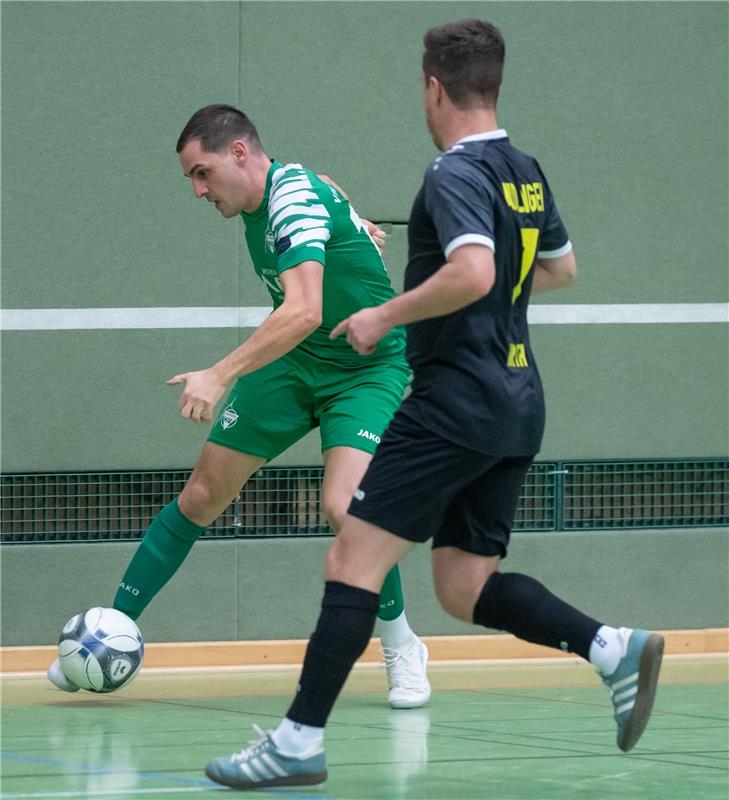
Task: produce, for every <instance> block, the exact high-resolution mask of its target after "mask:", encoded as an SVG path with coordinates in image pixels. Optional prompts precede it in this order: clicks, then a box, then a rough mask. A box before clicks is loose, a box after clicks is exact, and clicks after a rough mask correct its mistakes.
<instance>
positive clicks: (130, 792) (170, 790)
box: [0, 783, 230, 800]
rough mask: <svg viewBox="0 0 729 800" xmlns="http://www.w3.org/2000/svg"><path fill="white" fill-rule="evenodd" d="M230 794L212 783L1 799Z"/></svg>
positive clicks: (28, 794) (7, 794)
mask: <svg viewBox="0 0 729 800" xmlns="http://www.w3.org/2000/svg"><path fill="white" fill-rule="evenodd" d="M217 791H221V792H228V791H230V789H228V788H227V787H225V786H215V785H213V784H212V783H211V784H210V785H209V786H208V785H206V784H201V785H200V786H182V787H180V786H175V787H173V786H169V787H168V786H161V787H159V788H157V789H90V790H89V791H76V792H4V793H3V794H2V795H0V797H2V800H21V798H23V799H25V798H27V800H30V798H35V800H55V798H62V797H67V798H73V797H91V798H95V797H104V796H113V797H127V796H129V797H133V796H134V795H138V794H143V795H150V794H181V793H182V792H186V793H189V792H217Z"/></svg>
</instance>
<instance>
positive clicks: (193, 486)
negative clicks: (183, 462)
mask: <svg viewBox="0 0 729 800" xmlns="http://www.w3.org/2000/svg"><path fill="white" fill-rule="evenodd" d="M234 499H235V495H230V494H228V493H225V492H224V491H221V489H220V488H219V487H216V486H214V485H213V484H211V483H210V482H209V481H207V480H205V479H201V478H195V477H191V478H190V480H189V481H188V482H187V484H185V488H184V489H183V490H182V492H181V493H180V497H179V498H178V501H177V502H178V505H179V506H180V511H181V512H182V513H183V515H184V516H186V517H187V518H188V519H189V520H190V521H192V522H194V523H196V524H197V525H210V523H212V522H214V521H215V520H216V519H217V518H218V517H219V516H220V515H221V514H222V513H223V511H225V509H226V508H227V507H228V506H229V505H230V504H231V503H232V502H233V500H234Z"/></svg>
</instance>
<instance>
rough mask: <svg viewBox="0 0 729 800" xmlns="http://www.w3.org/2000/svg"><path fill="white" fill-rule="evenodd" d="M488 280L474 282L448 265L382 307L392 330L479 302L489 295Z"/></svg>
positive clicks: (454, 266)
mask: <svg viewBox="0 0 729 800" xmlns="http://www.w3.org/2000/svg"><path fill="white" fill-rule="evenodd" d="M490 288H491V286H490V284H489V283H488V282H487V281H481V280H476V281H474V280H473V274H472V273H471V274H469V273H468V272H466V271H464V269H463V268H462V267H461V266H459V265H457V264H453V263H451V262H446V263H445V264H444V265H443V266H442V267H441V268H440V269H439V270H438V271H437V272H436V273H434V274H433V275H431V276H430V278H428V280H426V281H424V282H423V283H421V284H420V285H419V286H417V287H415V288H414V289H411V290H410V291H408V292H405V293H403V294H401V295H400V296H399V297H394V298H393V299H392V300H389V301H388V302H387V303H385V304H384V305H383V306H381V309H382V312H383V314H385V316H386V318H387V322H388V324H389V325H390V326H391V327H395V326H396V325H405V324H407V323H409V322H417V321H418V320H421V319H428V318H430V317H442V316H444V315H445V314H451V313H452V312H453V311H458V309H460V308H464V307H465V306H468V305H470V304H471V303H474V302H476V300H479V299H480V298H481V297H483V296H484V295H486V294H488V291H489V290H490Z"/></svg>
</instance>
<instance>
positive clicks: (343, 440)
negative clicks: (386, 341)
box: [315, 361, 410, 455]
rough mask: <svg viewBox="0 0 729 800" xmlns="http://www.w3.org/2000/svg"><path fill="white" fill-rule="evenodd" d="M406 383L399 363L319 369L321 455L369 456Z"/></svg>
mask: <svg viewBox="0 0 729 800" xmlns="http://www.w3.org/2000/svg"><path fill="white" fill-rule="evenodd" d="M409 380H410V370H409V369H408V368H407V367H406V366H405V365H404V364H403V363H401V362H399V361H395V362H385V363H376V364H374V365H372V366H368V365H366V364H365V366H363V367H362V368H360V369H356V370H342V369H336V370H334V369H329V370H327V369H326V368H323V369H322V370H321V372H320V377H319V381H318V383H317V401H316V412H315V413H316V416H317V418H318V421H319V426H320V429H321V448H322V451H323V452H324V453H325V454H326V452H327V451H328V450H331V449H333V448H337V447H348V448H352V449H354V450H361V451H362V452H364V453H368V454H369V455H372V454H373V453H374V452H375V450H376V448H377V445H378V444H379V443H380V441H381V439H382V434H383V433H384V431H385V429H386V428H387V426H388V424H389V422H390V420H391V419H392V416H393V414H394V413H395V411H397V409H398V407H399V406H400V403H401V402H402V397H403V393H404V392H405V388H406V387H407V385H408V382H409Z"/></svg>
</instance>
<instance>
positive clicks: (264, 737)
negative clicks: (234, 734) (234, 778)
mask: <svg viewBox="0 0 729 800" xmlns="http://www.w3.org/2000/svg"><path fill="white" fill-rule="evenodd" d="M253 731H254V733H255V734H256V736H257V737H258V738H257V739H251V740H250V741H249V742H248V744H249V745H250V747H244V748H243V749H242V750H241V751H240V752H239V753H233V755H232V756H231V757H230V760H231V761H232V762H233V763H234V764H240V762H241V761H246V760H247V759H249V758H254V757H255V756H257V755H258V754H259V753H260V752H261V751H262V750H265V749H266V748H267V747H268V739H269V736H268V733H267V732H266V731H264V730H263V728H262V727H261V726H260V725H256V723H255V722H254V723H253Z"/></svg>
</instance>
